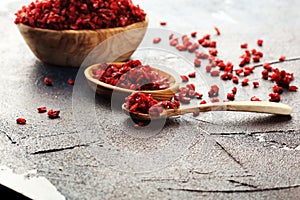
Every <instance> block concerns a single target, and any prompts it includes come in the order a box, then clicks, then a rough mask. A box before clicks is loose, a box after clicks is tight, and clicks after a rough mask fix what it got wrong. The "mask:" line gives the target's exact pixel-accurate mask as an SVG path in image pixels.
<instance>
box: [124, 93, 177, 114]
mask: <svg viewBox="0 0 300 200" xmlns="http://www.w3.org/2000/svg"><path fill="white" fill-rule="evenodd" d="M179 106H180V103H179V102H178V101H176V100H174V101H173V102H172V101H161V102H158V101H156V100H155V99H153V96H152V95H151V94H144V93H141V92H133V93H132V94H131V95H129V96H128V97H126V99H125V108H126V109H128V110H129V111H130V112H138V113H144V114H150V115H151V116H156V117H158V116H159V115H160V114H161V113H162V112H163V110H164V109H174V108H179Z"/></svg>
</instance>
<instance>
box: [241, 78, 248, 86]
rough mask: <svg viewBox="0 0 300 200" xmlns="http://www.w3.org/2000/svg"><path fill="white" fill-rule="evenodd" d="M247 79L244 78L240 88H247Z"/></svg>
mask: <svg viewBox="0 0 300 200" xmlns="http://www.w3.org/2000/svg"><path fill="white" fill-rule="evenodd" d="M248 82H249V79H248V78H245V79H244V80H243V81H242V86H247V85H248V84H249V83H248Z"/></svg>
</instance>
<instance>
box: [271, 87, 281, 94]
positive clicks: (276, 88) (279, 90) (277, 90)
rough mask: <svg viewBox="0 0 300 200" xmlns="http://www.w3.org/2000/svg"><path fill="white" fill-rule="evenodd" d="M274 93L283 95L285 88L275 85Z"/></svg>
mask: <svg viewBox="0 0 300 200" xmlns="http://www.w3.org/2000/svg"><path fill="white" fill-rule="evenodd" d="M273 92H274V93H278V94H281V93H282V92H283V88H282V87H280V86H278V85H274V86H273Z"/></svg>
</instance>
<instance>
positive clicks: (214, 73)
mask: <svg viewBox="0 0 300 200" xmlns="http://www.w3.org/2000/svg"><path fill="white" fill-rule="evenodd" d="M210 75H211V76H219V75H220V71H219V70H213V71H211V72H210Z"/></svg>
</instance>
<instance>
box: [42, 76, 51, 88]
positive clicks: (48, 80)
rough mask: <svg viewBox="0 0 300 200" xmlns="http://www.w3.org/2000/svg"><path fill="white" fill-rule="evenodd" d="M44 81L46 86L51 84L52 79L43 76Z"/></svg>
mask: <svg viewBox="0 0 300 200" xmlns="http://www.w3.org/2000/svg"><path fill="white" fill-rule="evenodd" d="M44 83H45V85H47V86H52V79H51V78H48V77H46V78H44Z"/></svg>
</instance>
